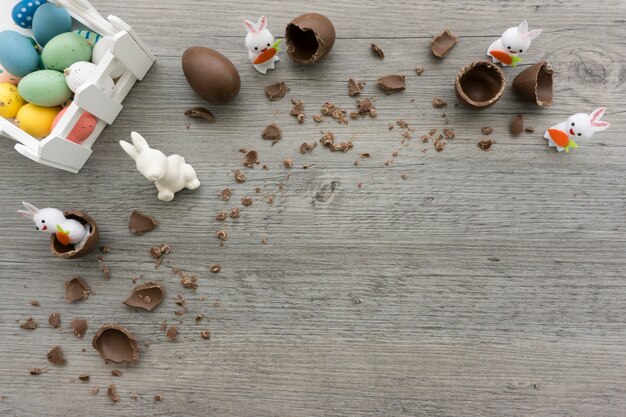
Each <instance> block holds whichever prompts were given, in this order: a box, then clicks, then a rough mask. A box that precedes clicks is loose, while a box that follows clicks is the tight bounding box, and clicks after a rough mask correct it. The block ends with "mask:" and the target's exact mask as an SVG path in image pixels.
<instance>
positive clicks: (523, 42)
mask: <svg viewBox="0 0 626 417" xmlns="http://www.w3.org/2000/svg"><path fill="white" fill-rule="evenodd" d="M542 31H543V29H535V30H531V31H528V22H527V21H525V20H524V21H523V22H522V23H520V25H519V26H513V27H510V28H508V29H507V30H505V31H504V33H503V34H502V37H501V38H500V39H498V40H496V41H494V42H493V43H492V44H491V45H490V46H489V49H488V50H487V55H488V56H490V57H491V58H492V59H493V62H494V63H495V64H497V63H500V64H502V66H507V65H510V66H512V67H515V66H516V65H517V63H518V62H522V59H521V58H520V57H519V56H518V55H519V54H521V53H522V52H525V51H526V50H528V48H530V42H531V41H532V40H533V39H535V38H536V37H537V36H539V35H540V34H541V32H542Z"/></svg>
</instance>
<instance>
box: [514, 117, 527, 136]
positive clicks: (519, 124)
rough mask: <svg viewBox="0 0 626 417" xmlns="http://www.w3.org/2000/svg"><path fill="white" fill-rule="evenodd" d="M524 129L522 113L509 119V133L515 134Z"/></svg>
mask: <svg viewBox="0 0 626 417" xmlns="http://www.w3.org/2000/svg"><path fill="white" fill-rule="evenodd" d="M523 131H524V115H522V114H518V115H516V116H514V117H513V120H511V133H512V134H513V135H515V136H517V135H519V134H520V133H522V132H523Z"/></svg>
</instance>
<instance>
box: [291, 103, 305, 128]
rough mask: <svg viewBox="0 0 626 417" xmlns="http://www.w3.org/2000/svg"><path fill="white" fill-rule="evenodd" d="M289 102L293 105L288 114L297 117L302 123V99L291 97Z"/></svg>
mask: <svg viewBox="0 0 626 417" xmlns="http://www.w3.org/2000/svg"><path fill="white" fill-rule="evenodd" d="M291 104H293V107H292V109H291V113H290V114H291V115H292V116H295V117H296V118H297V119H298V123H304V103H303V102H302V100H297V99H295V98H292V99H291Z"/></svg>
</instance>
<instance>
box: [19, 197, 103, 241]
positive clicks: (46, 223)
mask: <svg viewBox="0 0 626 417" xmlns="http://www.w3.org/2000/svg"><path fill="white" fill-rule="evenodd" d="M22 204H23V205H24V207H25V208H26V210H18V211H17V212H18V213H19V214H20V215H22V216H23V217H26V218H28V219H33V221H34V222H35V228H36V229H37V230H41V231H42V232H46V233H50V234H56V237H57V239H58V240H59V242H61V243H62V244H63V245H65V246H67V245H74V246H76V247H80V246H81V245H82V244H83V243H84V242H85V240H86V239H87V237H89V233H90V232H91V226H89V224H82V223H81V222H79V221H78V220H74V219H67V218H65V215H64V214H63V212H62V211H61V210H59V209H55V208H50V207H48V208H43V209H41V210H40V209H38V208H37V207H35V206H33V205H32V204H29V203H27V202H25V201H22Z"/></svg>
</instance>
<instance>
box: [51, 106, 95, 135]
mask: <svg viewBox="0 0 626 417" xmlns="http://www.w3.org/2000/svg"><path fill="white" fill-rule="evenodd" d="M68 108H69V107H66V108H64V109H63V110H61V111H60V112H59V113H58V114H57V115H56V117H55V118H54V121H53V122H52V129H54V128H55V127H56V125H57V123H59V120H61V118H62V117H63V115H64V114H65V112H66V111H67V109H68ZM97 123H98V119H96V118H95V117H94V115H93V114H91V113H87V112H84V113H83V114H82V115H81V116H80V118H79V119H78V122H76V124H75V125H74V128H73V129H72V131H71V132H70V134H69V135H67V140H69V141H72V142H74V143H83V142H84V141H85V140H87V138H88V137H89V136H91V134H92V133H93V131H94V129H95V128H96V124H97Z"/></svg>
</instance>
